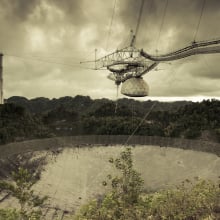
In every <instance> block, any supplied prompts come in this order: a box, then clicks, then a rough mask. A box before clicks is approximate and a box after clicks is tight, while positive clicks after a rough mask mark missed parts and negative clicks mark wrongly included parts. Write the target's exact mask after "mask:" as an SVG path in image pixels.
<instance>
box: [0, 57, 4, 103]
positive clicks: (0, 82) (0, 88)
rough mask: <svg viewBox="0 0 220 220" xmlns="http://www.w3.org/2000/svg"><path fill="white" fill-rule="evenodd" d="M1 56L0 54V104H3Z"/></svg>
mask: <svg viewBox="0 0 220 220" xmlns="http://www.w3.org/2000/svg"><path fill="white" fill-rule="evenodd" d="M2 63H3V54H2V53H0V104H4V97H3V67H2V65H3V64H2Z"/></svg>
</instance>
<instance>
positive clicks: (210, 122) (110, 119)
mask: <svg viewBox="0 0 220 220" xmlns="http://www.w3.org/2000/svg"><path fill="white" fill-rule="evenodd" d="M153 104H155V106H154V108H153V109H152V111H151V112H150V114H149V115H148V116H147V117H146V118H145V119H144V117H145V115H146V114H147V113H148V112H149V110H150V108H151V106H152V105H153ZM219 113H220V101H218V100H206V101H203V102H201V103H192V102H172V103H168V102H167V103H163V102H156V101H144V102H139V101H135V100H132V99H120V100H118V102H117V104H116V102H114V101H112V100H108V99H97V100H92V99H91V98H90V97H88V96H86V97H84V96H76V97H62V98H59V99H52V100H50V99H47V98H36V99H32V100H28V99H26V98H24V97H11V98H9V99H8V100H7V104H5V105H2V106H1V107H0V120H1V121H0V143H7V142H11V141H17V140H25V139H31V138H43V137H51V136H62V135H89V134H97V135H129V134H131V133H132V132H133V131H134V130H135V129H136V128H137V127H138V129H137V130H136V132H135V134H136V135H147V136H164V137H180V138H202V139H208V140H210V139H211V140H214V141H219V139H220V138H219V136H220V114H219ZM143 119H144V120H143Z"/></svg>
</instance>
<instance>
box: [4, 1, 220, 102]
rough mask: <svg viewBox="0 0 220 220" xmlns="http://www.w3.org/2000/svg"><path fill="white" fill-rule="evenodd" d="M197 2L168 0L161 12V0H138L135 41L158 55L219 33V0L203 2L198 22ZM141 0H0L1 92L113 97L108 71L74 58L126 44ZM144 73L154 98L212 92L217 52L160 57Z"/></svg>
mask: <svg viewBox="0 0 220 220" xmlns="http://www.w3.org/2000/svg"><path fill="white" fill-rule="evenodd" d="M203 1H204V0H168V5H167V10H166V14H165V16H164V8H165V5H166V0H145V3H144V8H143V15H142V18H141V23H140V29H139V32H138V36H137V44H136V46H137V48H140V49H141V48H143V49H144V50H145V51H146V52H148V53H151V54H155V53H159V54H160V53H166V52H169V51H174V50H176V49H180V48H181V47H185V46H187V45H188V44H190V43H191V42H192V41H193V40H196V41H199V40H210V39H216V38H220V28H219V21H220V1H219V0H206V1H205V5H204V10H203V14H202V17H201V20H200V25H199V26H198V24H199V18H200V15H201V9H202V6H203ZM114 4H115V11H114V15H113V8H114ZM140 4H141V0H62V1H61V0H0V52H2V53H3V54H4V60H3V61H4V62H3V64H4V94H5V98H8V97H10V96H14V95H17V96H25V97H27V98H34V97H41V96H44V97H49V98H54V97H61V96H75V95H78V94H80V95H88V96H90V97H92V98H111V99H115V98H116V86H115V85H114V82H113V81H110V80H108V79H107V78H106V76H107V75H108V71H106V70H99V71H95V70H91V69H88V68H93V67H94V66H93V64H92V63H88V64H80V61H85V60H94V56H95V53H94V51H95V48H97V56H98V57H101V56H103V55H106V54H107V53H109V52H113V51H114V50H116V49H117V48H121V47H123V46H126V44H128V43H129V36H130V30H131V29H135V28H136V24H137V19H138V13H139V8H140ZM112 17H113V20H111V18H112ZM163 17H164V20H163ZM111 23H112V25H110V24H111ZM110 27H111V28H110ZM197 27H198V31H196V30H197ZM144 79H145V80H146V81H147V82H148V84H149V87H150V97H151V98H152V97H153V99H159V100H180V99H194V100H196V99H202V98H204V97H206V98H219V97H220V54H212V55H198V56H191V57H188V58H184V59H181V60H178V61H173V62H170V63H167V64H166V63H163V64H160V65H159V67H158V68H157V71H151V72H149V73H147V74H146V75H145V76H144ZM120 97H123V96H122V95H120ZM147 99H149V97H146V98H142V99H141V100H147Z"/></svg>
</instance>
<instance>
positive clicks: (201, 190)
mask: <svg viewBox="0 0 220 220" xmlns="http://www.w3.org/2000/svg"><path fill="white" fill-rule="evenodd" d="M109 162H110V163H112V164H113V165H114V166H115V168H116V169H117V170H118V171H119V173H120V176H116V177H112V176H111V175H108V176H107V177H108V181H104V182H103V185H105V186H106V185H107V186H108V185H110V189H111V190H110V192H108V193H107V194H106V195H104V197H103V199H101V200H97V199H95V200H93V201H91V202H89V203H88V204H86V205H84V206H83V207H82V208H81V209H80V211H79V213H78V214H77V215H76V216H75V217H73V219H75V220H114V219H117V220H122V219H123V220H125V219H126V220H144V219H145V220H146V219H152V220H166V219H169V220H197V219H198V220H201V219H204V218H206V217H213V218H212V219H217V218H215V217H214V215H215V212H214V209H215V208H216V207H217V206H218V205H219V202H220V201H219V200H220V189H219V186H218V185H215V184H214V183H212V182H211V181H205V180H197V181H195V183H192V182H190V181H189V180H186V181H184V182H183V183H182V184H181V185H180V186H178V187H176V188H175V189H169V190H164V191H161V192H156V193H152V194H147V193H145V192H144V189H143V184H144V182H143V180H142V179H141V176H140V174H139V173H138V172H137V171H135V170H134V167H133V160H132V153H131V149H130V148H127V149H126V150H125V151H123V152H122V153H121V155H120V157H119V158H117V159H115V160H114V159H112V158H111V159H110V160H109Z"/></svg>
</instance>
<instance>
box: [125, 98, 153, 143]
mask: <svg viewBox="0 0 220 220" xmlns="http://www.w3.org/2000/svg"><path fill="white" fill-rule="evenodd" d="M155 105H156V102H154V104H153V105H152V106H151V107H150V109H149V111H147V113H146V114H145V116H144V117H143V119H142V120H141V122H140V123H139V124H138V126H137V127H136V128H135V129H134V131H133V132H132V133H131V135H130V136H129V137H128V139H127V140H126V141H125V143H124V145H127V144H128V142H129V141H130V139H131V138H132V137H133V136H134V134H135V133H136V131H137V130H138V128H139V127H140V126H141V125H142V124H143V122H144V121H145V119H146V118H147V116H148V115H149V114H150V113H151V111H152V110H153V108H154V107H155Z"/></svg>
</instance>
